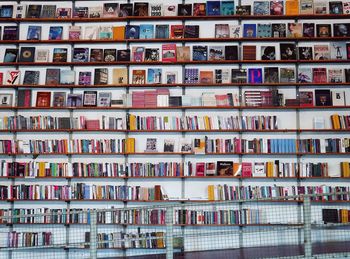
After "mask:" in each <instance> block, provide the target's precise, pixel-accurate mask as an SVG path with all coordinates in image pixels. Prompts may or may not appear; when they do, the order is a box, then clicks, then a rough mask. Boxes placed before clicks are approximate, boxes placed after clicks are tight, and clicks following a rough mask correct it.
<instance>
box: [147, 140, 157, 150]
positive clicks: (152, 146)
mask: <svg viewBox="0 0 350 259" xmlns="http://www.w3.org/2000/svg"><path fill="white" fill-rule="evenodd" d="M145 152H158V150H157V139H156V138H147V141H146V150H145Z"/></svg>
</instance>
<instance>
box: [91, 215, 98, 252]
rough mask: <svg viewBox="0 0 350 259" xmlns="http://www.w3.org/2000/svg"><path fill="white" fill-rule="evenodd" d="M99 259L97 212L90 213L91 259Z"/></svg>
mask: <svg viewBox="0 0 350 259" xmlns="http://www.w3.org/2000/svg"><path fill="white" fill-rule="evenodd" d="M96 258H97V212H96V210H91V212H90V259H96Z"/></svg>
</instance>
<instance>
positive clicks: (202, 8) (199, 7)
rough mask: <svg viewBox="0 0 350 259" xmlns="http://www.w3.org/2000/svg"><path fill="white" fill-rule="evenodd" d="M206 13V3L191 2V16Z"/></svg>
mask: <svg viewBox="0 0 350 259" xmlns="http://www.w3.org/2000/svg"><path fill="white" fill-rule="evenodd" d="M205 15H207V4H206V3H193V16H205Z"/></svg>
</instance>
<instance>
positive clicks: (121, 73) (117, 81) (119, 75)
mask: <svg viewBox="0 0 350 259" xmlns="http://www.w3.org/2000/svg"><path fill="white" fill-rule="evenodd" d="M127 83H128V71H127V69H126V68H113V74H112V84H114V85H125V84H127Z"/></svg>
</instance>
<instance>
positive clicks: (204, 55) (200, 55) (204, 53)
mask: <svg viewBox="0 0 350 259" xmlns="http://www.w3.org/2000/svg"><path fill="white" fill-rule="evenodd" d="M192 60H193V61H206V60H208V47H207V46H200V45H196V46H193V47H192Z"/></svg>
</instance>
